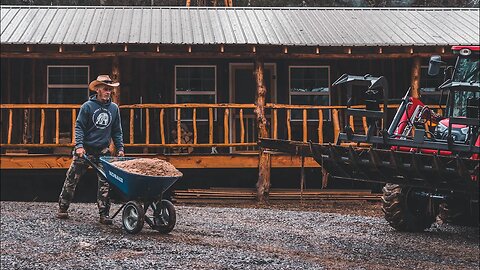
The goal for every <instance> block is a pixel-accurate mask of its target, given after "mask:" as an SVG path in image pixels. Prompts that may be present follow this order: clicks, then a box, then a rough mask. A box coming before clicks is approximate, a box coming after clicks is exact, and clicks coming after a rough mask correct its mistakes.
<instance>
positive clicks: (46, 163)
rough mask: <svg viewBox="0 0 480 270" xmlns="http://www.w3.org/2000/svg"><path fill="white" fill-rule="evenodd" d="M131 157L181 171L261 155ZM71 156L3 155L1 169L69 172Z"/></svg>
mask: <svg viewBox="0 0 480 270" xmlns="http://www.w3.org/2000/svg"><path fill="white" fill-rule="evenodd" d="M128 156H129V157H148V158H160V159H164V160H167V161H168V162H170V163H172V164H173V165H174V166H175V167H177V168H179V169H202V168H250V169H253V168H258V163H259V155H258V154H226V155H161V154H138V155H128ZM71 158H72V156H71V155H49V154H12V155H1V156H0V169H2V170H4V169H14V170H15V169H68V168H69V167H70V164H71V162H72V159H71ZM270 163H271V166H272V168H299V167H300V166H301V158H300V157H297V156H290V155H283V154H282V155H270ZM305 167H306V168H318V167H319V165H318V163H317V162H315V160H314V159H313V158H311V157H305Z"/></svg>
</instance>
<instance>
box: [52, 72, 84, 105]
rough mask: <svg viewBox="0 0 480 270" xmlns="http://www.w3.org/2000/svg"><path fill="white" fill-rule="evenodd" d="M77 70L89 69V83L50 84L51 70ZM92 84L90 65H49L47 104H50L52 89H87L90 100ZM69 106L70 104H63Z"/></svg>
mask: <svg viewBox="0 0 480 270" xmlns="http://www.w3.org/2000/svg"><path fill="white" fill-rule="evenodd" d="M51 67H55V68H72V67H73V68H77V67H86V68H87V82H86V83H85V84H50V68H51ZM89 83H90V65H47V104H50V89H55V88H83V87H85V93H86V97H87V100H88V97H89V94H90V90H89V89H88V85H89ZM63 104H68V103H63Z"/></svg>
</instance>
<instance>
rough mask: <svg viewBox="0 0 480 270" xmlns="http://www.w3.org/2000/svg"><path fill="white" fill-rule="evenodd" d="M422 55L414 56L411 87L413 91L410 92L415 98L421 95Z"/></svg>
mask: <svg viewBox="0 0 480 270" xmlns="http://www.w3.org/2000/svg"><path fill="white" fill-rule="evenodd" d="M420 60H421V59H420V57H415V58H413V64H412V85H411V87H412V88H411V89H412V91H411V92H410V93H411V95H412V97H413V98H419V97H420V70H421V68H420V62H421V61H420Z"/></svg>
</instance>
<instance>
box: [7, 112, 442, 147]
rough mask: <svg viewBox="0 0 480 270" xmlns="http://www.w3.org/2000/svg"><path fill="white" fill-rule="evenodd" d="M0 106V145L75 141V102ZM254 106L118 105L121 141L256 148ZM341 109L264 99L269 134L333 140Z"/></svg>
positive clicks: (359, 122)
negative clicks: (273, 101) (289, 103)
mask: <svg viewBox="0 0 480 270" xmlns="http://www.w3.org/2000/svg"><path fill="white" fill-rule="evenodd" d="M396 106H397V105H391V106H389V108H395V107H396ZM357 107H358V106H357ZM437 107H438V106H437ZM0 108H1V114H2V115H1V119H2V121H1V125H2V128H1V130H2V133H1V144H0V147H2V148H55V147H72V146H73V142H74V134H75V121H76V117H77V113H78V110H79V108H80V106H79V105H75V104H1V105H0ZM254 109H255V105H254V104H133V105H122V106H120V111H121V115H122V124H123V131H124V143H125V146H127V147H142V148H155V147H166V148H185V147H191V148H201V147H232V148H241V147H255V146H256V144H257V142H256V141H257V138H256V134H257V133H256V132H257V130H256V121H255V115H254V113H253V110H254ZM345 109H346V106H309V105H286V104H267V105H266V106H265V114H266V115H267V116H268V122H269V127H268V129H269V132H270V137H271V138H275V139H288V140H292V139H295V140H301V141H305V142H306V141H310V140H311V141H313V142H318V143H324V142H332V143H333V142H334V138H336V137H337V134H338V133H339V132H340V130H341V126H342V124H341V123H342V122H344V121H342V119H340V118H341V117H340V115H341V114H342V111H343V110H345ZM252 118H253V120H254V121H252ZM248 119H250V120H248ZM348 121H349V122H350V126H352V127H354V129H356V132H359V130H358V129H362V130H363V132H366V129H367V125H366V119H365V118H363V119H355V118H353V116H350V118H349V119H348ZM248 123H250V125H248ZM252 129H253V130H252ZM249 131H252V133H248V132H249ZM359 133H360V132H359ZM249 134H250V135H249ZM247 135H248V136H247Z"/></svg>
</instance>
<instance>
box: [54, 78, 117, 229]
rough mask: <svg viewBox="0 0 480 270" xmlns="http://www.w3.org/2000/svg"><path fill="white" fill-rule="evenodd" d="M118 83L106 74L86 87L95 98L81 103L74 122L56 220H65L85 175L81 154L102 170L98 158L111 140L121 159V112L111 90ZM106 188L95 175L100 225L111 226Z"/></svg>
mask: <svg viewBox="0 0 480 270" xmlns="http://www.w3.org/2000/svg"><path fill="white" fill-rule="evenodd" d="M119 85H120V83H118V82H113V81H112V80H111V79H110V77H109V76H108V75H100V76H98V77H97V79H96V80H94V81H92V82H91V83H90V85H89V86H88V88H89V89H90V90H92V91H95V92H97V93H96V95H93V96H91V97H90V99H89V100H88V101H87V102H85V103H83V105H82V107H80V112H79V113H78V117H77V121H76V123H75V150H74V152H73V161H72V164H71V165H70V168H69V169H68V171H67V176H66V179H65V182H64V184H63V189H62V192H61V193H60V197H59V200H58V203H59V210H58V213H57V217H58V218H62V219H67V218H68V212H67V210H68V207H69V206H70V203H71V201H72V199H73V195H74V193H75V187H76V186H77V184H78V181H79V180H80V177H82V175H84V174H85V172H86V170H87V168H88V164H87V163H86V161H85V159H83V158H82V157H83V155H85V154H87V155H88V156H89V158H90V159H91V160H92V161H93V162H94V163H95V164H97V165H98V166H100V167H101V163H100V161H99V157H100V156H105V155H109V154H110V153H109V145H110V140H113V143H114V145H115V148H116V150H117V154H118V156H124V148H123V133H122V126H121V121H120V111H119V108H118V106H117V104H115V103H113V102H112V101H111V94H112V91H113V88H114V87H117V86H119ZM108 192H109V185H108V182H107V181H106V180H105V179H102V177H101V176H100V175H98V191H97V206H98V211H99V214H100V223H102V224H106V225H110V224H112V219H111V218H110V217H109V211H110V198H109V196H108Z"/></svg>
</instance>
